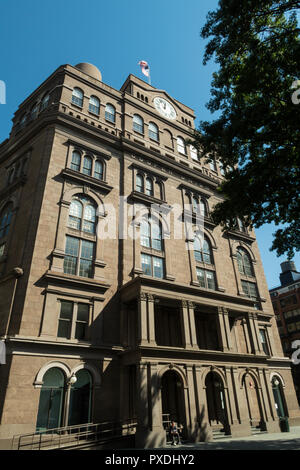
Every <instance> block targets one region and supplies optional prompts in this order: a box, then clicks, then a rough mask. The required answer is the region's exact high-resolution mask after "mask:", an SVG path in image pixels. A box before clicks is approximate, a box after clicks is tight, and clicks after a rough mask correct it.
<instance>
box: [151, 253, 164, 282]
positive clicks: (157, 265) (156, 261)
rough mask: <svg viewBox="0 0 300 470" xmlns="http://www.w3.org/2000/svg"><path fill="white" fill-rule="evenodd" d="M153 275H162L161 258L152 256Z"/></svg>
mask: <svg viewBox="0 0 300 470" xmlns="http://www.w3.org/2000/svg"><path fill="white" fill-rule="evenodd" d="M153 276H154V277H158V278H163V277H164V270H163V260H162V258H156V257H155V256H154V257H153Z"/></svg>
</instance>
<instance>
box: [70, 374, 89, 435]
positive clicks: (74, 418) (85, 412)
mask: <svg viewBox="0 0 300 470" xmlns="http://www.w3.org/2000/svg"><path fill="white" fill-rule="evenodd" d="M76 378H77V380H76V382H75V383H74V385H72V387H71V393H70V405H69V422H68V426H74V425H77V424H83V423H89V422H90V420H91V400H92V377H91V374H90V373H89V371H87V370H86V369H81V370H79V371H78V372H76Z"/></svg>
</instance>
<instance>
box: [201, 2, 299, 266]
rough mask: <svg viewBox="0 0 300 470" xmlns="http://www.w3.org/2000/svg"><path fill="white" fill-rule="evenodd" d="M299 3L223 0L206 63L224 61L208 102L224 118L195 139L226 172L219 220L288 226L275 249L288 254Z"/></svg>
mask: <svg viewBox="0 0 300 470" xmlns="http://www.w3.org/2000/svg"><path fill="white" fill-rule="evenodd" d="M299 7H300V1H288V0H285V1H284V0H280V1H271V0H264V1H263V2H262V1H261V0H220V1H219V5H218V9H217V10H216V11H214V12H209V14H208V16H207V21H206V24H205V25H204V27H203V28H202V31H201V36H202V37H203V38H205V39H208V38H210V41H209V42H208V43H207V45H206V50H205V55H204V60H203V62H204V64H206V63H207V61H209V60H211V59H213V58H214V59H215V61H216V62H217V64H219V69H218V71H217V72H216V73H214V74H213V80H212V90H211V95H212V97H211V99H210V101H209V103H208V104H207V107H208V109H209V110H210V111H211V112H216V111H217V112H218V117H217V118H216V119H215V120H213V121H212V122H207V121H202V122H201V123H200V127H199V130H197V131H195V137H194V139H195V141H194V142H193V145H194V146H195V147H196V148H197V149H198V151H199V152H200V154H201V155H202V156H203V157H204V156H205V157H206V158H217V159H219V160H221V161H222V163H223V165H224V167H225V169H226V170H227V172H226V177H225V179H224V182H223V183H221V185H220V188H219V191H220V193H221V194H222V195H223V197H224V200H223V202H221V203H219V204H217V205H216V206H215V209H214V211H213V214H212V216H213V219H214V220H215V222H216V223H218V224H221V225H223V226H224V227H225V224H228V223H229V225H230V226H234V223H235V217H239V218H243V219H244V220H245V223H246V225H253V226H254V227H260V226H261V225H263V224H265V223H270V222H275V224H276V225H279V224H283V226H284V227H285V228H284V229H279V230H277V231H276V232H275V234H274V240H273V245H272V248H271V249H272V250H276V252H277V254H278V255H282V254H284V253H287V255H288V257H289V258H291V257H292V256H293V254H294V251H298V250H300V226H299V219H300V199H299V189H300V165H299V161H300V158H299V152H300V132H299V116H300V103H299V104H298V105H297V104H294V103H293V102H292V99H291V97H292V93H293V91H295V90H292V88H291V87H292V84H293V82H294V81H295V80H297V79H298V78H299V79H300V70H299V69H300V40H299V32H300V30H299V28H298V23H297V16H296V13H297V10H298V9H299ZM299 83H300V82H299ZM298 88H300V86H298ZM299 95H300V93H299Z"/></svg>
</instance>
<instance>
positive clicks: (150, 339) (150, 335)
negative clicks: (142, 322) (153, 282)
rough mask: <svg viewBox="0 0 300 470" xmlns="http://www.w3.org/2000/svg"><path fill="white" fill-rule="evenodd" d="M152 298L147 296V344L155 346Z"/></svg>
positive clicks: (150, 295) (149, 295)
mask: <svg viewBox="0 0 300 470" xmlns="http://www.w3.org/2000/svg"><path fill="white" fill-rule="evenodd" d="M154 300H155V299H154V296H153V295H152V294H147V301H148V302H147V303H148V342H149V344H150V345H153V346H157V344H156V339H155V315H154V306H155V304H154Z"/></svg>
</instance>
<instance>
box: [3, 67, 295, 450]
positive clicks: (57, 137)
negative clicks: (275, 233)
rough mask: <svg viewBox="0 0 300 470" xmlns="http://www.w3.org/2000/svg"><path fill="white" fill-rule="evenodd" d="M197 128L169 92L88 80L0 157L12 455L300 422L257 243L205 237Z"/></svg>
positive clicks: (211, 232)
mask: <svg viewBox="0 0 300 470" xmlns="http://www.w3.org/2000/svg"><path fill="white" fill-rule="evenodd" d="M193 129H194V112H193V110H192V109H191V108H189V107H188V106H186V105H184V104H182V103H180V102H179V101H178V100H176V99H174V98H172V97H171V96H170V95H169V94H168V93H167V92H166V91H164V90H160V89H157V88H154V87H153V86H151V85H149V84H147V83H146V82H144V81H143V80H140V79H139V78H137V77H135V76H133V75H129V76H128V78H127V79H126V81H125V83H124V84H123V86H122V87H121V89H120V90H116V89H114V88H112V87H110V86H109V85H107V84H105V83H104V82H103V81H102V76H101V73H100V71H99V70H98V69H97V68H96V67H95V66H93V65H91V64H87V63H81V64H78V65H76V66H75V67H73V66H71V65H62V66H61V67H59V68H58V69H57V70H56V71H55V72H54V73H53V74H52V75H50V77H49V78H47V79H46V80H45V81H44V82H43V83H42V84H41V85H40V86H39V87H38V88H37V89H36V90H35V91H34V92H33V93H32V94H31V95H30V96H29V97H28V98H27V99H26V100H25V101H24V102H23V103H21V105H20V106H19V108H18V110H17V111H16V113H15V116H14V118H13V127H12V130H11V134H10V136H9V138H8V139H7V140H5V141H4V142H3V143H2V144H1V146H0V339H1V340H2V341H4V342H5V346H6V353H7V354H6V364H3V365H1V366H0V423H1V424H0V437H1V438H7V437H9V436H13V435H16V434H22V433H30V432H35V431H36V430H37V431H40V430H46V429H49V428H56V427H59V426H67V425H76V424H79V423H89V422H94V423H101V422H104V421H115V422H117V421H121V422H127V421H128V420H131V421H132V422H134V423H136V445H137V446H139V447H141V446H142V447H151V446H156V445H162V444H163V443H164V442H165V439H166V433H165V430H164V427H165V424H166V423H167V422H168V420H169V419H175V420H176V421H178V422H180V423H181V424H183V426H184V434H185V437H186V438H187V439H189V440H194V441H197V440H198V441H199V440H209V439H211V438H212V436H213V435H214V433H215V432H217V431H219V432H224V433H225V434H227V435H230V434H231V435H232V436H246V435H249V434H251V432H252V429H256V431H259V430H267V431H268V432H274V431H278V430H279V416H282V415H284V416H288V417H289V419H290V424H296V423H297V422H298V423H299V422H300V413H299V407H298V403H297V398H296V394H295V390H294V386H293V380H292V376H291V368H290V360H289V358H287V357H285V356H284V354H283V352H282V347H281V342H280V338H279V335H278V330H277V327H276V320H275V316H274V313H273V309H272V303H271V300H270V297H269V292H268V287H267V284H266V280H265V276H264V271H263V267H262V263H261V259H260V254H259V250H258V247H257V242H256V239H255V235H254V232H253V231H248V230H246V228H245V227H244V225H243V223H242V221H241V220H237V224H236V228H235V229H232V230H227V231H225V232H222V230H221V228H220V227H218V226H215V225H214V223H213V221H212V220H211V217H210V213H211V210H212V208H213V206H214V205H215V204H216V203H217V202H218V201H220V196H219V194H218V192H217V187H218V185H219V183H220V181H221V180H222V177H223V175H224V171H223V169H222V167H221V166H220V164H219V163H218V162H217V161H214V162H211V163H206V161H205V159H199V157H198V155H197V152H196V151H195V149H194V148H193V147H192V146H190V144H189V143H188V139H189V138H191V137H192V135H193ZM139 207H142V208H143V209H144V212H143V214H142V215H139V213H138V212H139ZM153 207H159V209H160V210H157V211H154V210H152V209H153ZM187 218H188V220H189V230H183V229H184V228H186V225H187V223H186V219H187ZM199 220H201V221H204V228H203V230H202V229H201V227H200V225H202V223H201V224H200V225H199ZM279 402H280V403H281V404H282V406H281V408H280V407H279ZM279 409H280V410H281V411H279Z"/></svg>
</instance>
